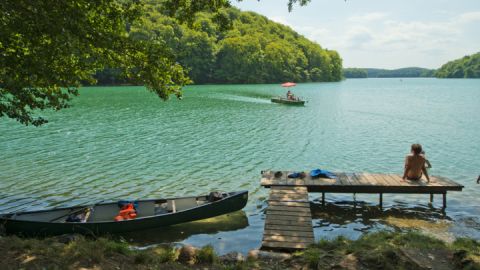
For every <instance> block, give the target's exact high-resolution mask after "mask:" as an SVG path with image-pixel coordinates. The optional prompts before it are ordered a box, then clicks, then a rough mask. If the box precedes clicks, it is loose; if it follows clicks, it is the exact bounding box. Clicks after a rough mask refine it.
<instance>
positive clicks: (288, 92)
mask: <svg viewBox="0 0 480 270" xmlns="http://www.w3.org/2000/svg"><path fill="white" fill-rule="evenodd" d="M292 98H293V94H292V91H290V90H288V91H287V99H292Z"/></svg>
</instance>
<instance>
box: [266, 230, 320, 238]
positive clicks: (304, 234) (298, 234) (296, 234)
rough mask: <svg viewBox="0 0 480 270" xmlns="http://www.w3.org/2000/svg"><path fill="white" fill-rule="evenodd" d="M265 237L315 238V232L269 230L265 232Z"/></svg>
mask: <svg viewBox="0 0 480 270" xmlns="http://www.w3.org/2000/svg"><path fill="white" fill-rule="evenodd" d="M263 235H285V236H294V237H305V238H314V234H313V231H307V232H302V231H285V230H267V229H265V231H264V232H263Z"/></svg>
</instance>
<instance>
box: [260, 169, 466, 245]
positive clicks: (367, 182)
mask: <svg viewBox="0 0 480 270" xmlns="http://www.w3.org/2000/svg"><path fill="white" fill-rule="evenodd" d="M275 172H277V171H265V172H262V179H261V185H262V186H263V187H266V188H270V196H269V199H268V208H267V211H266V214H267V217H266V220H265V230H264V234H263V241H262V248H264V249H303V248H305V247H307V246H308V245H309V244H311V243H313V241H314V237H313V228H312V217H311V211H310V203H309V200H308V192H309V191H310V192H321V193H322V203H325V193H327V192H331V193H378V194H380V198H379V199H380V207H382V202H383V193H417V194H418V193H424V194H430V201H433V194H442V195H443V208H444V209H445V207H446V206H447V199H446V195H447V191H461V190H462V189H463V186H462V185H460V184H458V183H455V182H454V181H452V180H449V179H447V178H444V177H439V176H431V177H430V182H429V183H427V182H426V180H425V179H421V180H420V181H409V180H403V179H402V178H401V176H399V175H396V174H372V173H341V172H340V173H339V172H336V173H335V174H336V175H337V178H336V179H329V178H315V179H312V178H311V177H310V176H309V174H308V173H307V174H306V176H305V177H304V178H303V179H301V178H288V175H289V174H290V173H292V172H289V171H282V176H280V177H275Z"/></svg>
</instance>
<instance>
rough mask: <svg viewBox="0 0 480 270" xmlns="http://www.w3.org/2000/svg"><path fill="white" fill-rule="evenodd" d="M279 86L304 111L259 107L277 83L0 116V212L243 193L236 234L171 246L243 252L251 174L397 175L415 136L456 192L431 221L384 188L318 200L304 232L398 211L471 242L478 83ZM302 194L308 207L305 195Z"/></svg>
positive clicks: (253, 228)
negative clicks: (35, 115)
mask: <svg viewBox="0 0 480 270" xmlns="http://www.w3.org/2000/svg"><path fill="white" fill-rule="evenodd" d="M293 91H294V93H295V94H296V95H299V96H303V97H305V98H306V99H307V100H308V103H307V105H306V106H305V107H290V106H285V105H280V104H272V103H270V101H269V100H270V98H271V97H272V96H277V95H283V94H284V93H285V89H284V88H282V87H280V86H279V85H226V86H222V85H215V86H212V85H208V86H190V87H187V88H186V90H185V98H184V99H183V100H182V101H179V100H171V101H168V102H162V101H160V100H159V99H158V98H157V97H156V96H155V95H153V94H151V93H149V92H147V91H145V90H144V88H142V87H90V88H83V89H82V90H81V96H80V97H79V98H77V99H75V100H74V102H73V107H72V108H70V109H66V110H63V111H60V112H57V113H50V112H48V113H47V112H42V115H45V116H47V117H48V119H49V120H50V123H48V124H47V125H45V126H43V127H39V128H35V127H24V126H21V125H19V124H17V123H15V122H14V121H12V120H7V119H4V118H2V119H0V153H1V163H0V190H1V191H0V203H1V204H0V211H1V212H10V211H20V210H34V209H42V208H45V207H58V206H67V205H76V204H81V203H91V202H92V201H97V200H104V199H107V200H117V199H120V198H131V199H138V198H157V197H173V196H182V195H191V194H199V193H202V194H205V193H208V192H210V191H211V190H216V189H219V190H224V191H231V190H240V189H247V190H249V191H250V199H249V204H248V205H247V207H246V208H245V213H246V217H247V219H248V220H247V222H246V224H245V226H244V227H242V226H237V225H235V226H231V227H228V226H224V227H222V225H221V224H219V227H221V228H220V229H218V230H216V229H212V230H210V229H209V230H206V231H202V230H193V233H191V234H190V233H186V237H177V238H175V239H176V240H174V241H180V242H188V243H195V244H199V245H204V244H209V243H211V244H214V245H215V247H216V248H217V250H219V251H220V252H226V251H228V250H230V249H229V248H227V247H231V246H235V247H236V249H237V250H240V251H245V250H247V249H249V248H254V247H259V246H260V241H261V236H262V231H263V222H264V221H263V219H264V214H263V211H264V209H265V207H266V202H265V200H266V198H267V196H268V192H267V190H265V189H263V188H261V187H260V186H259V180H260V171H261V170H266V169H294V170H309V169H312V168H317V167H321V168H324V169H330V170H335V171H348V172H353V171H366V172H391V173H401V172H402V166H403V159H404V156H405V154H407V152H408V150H409V147H410V144H412V143H415V142H419V143H421V144H423V145H424V148H425V150H426V152H427V156H428V159H429V160H430V161H431V163H432V165H433V168H432V169H431V171H430V173H431V174H433V175H443V176H446V177H449V178H451V179H453V180H455V181H457V182H460V183H462V184H463V185H465V189H464V191H463V192H461V193H460V192H451V193H449V194H448V208H447V211H446V213H445V214H443V213H441V211H440V210H439V207H440V206H441V200H440V199H437V201H435V203H434V207H431V206H429V205H428V195H393V194H385V196H384V206H385V211H384V212H379V211H378V210H376V207H375V204H376V202H377V199H378V198H377V196H374V195H358V196H357V200H358V201H359V203H358V204H357V205H356V206H355V207H354V205H353V203H352V201H353V199H352V195H351V194H337V195H335V194H328V195H327V201H328V202H329V204H328V205H327V206H326V208H325V209H324V208H322V207H321V206H315V207H314V218H315V219H314V224H315V236H316V237H317V238H322V237H334V236H335V235H340V234H342V235H346V236H348V237H352V238H355V237H358V236H359V235H361V234H362V233H364V232H368V231H374V230H378V229H384V228H387V229H389V228H390V229H391V228H394V227H395V226H394V225H392V224H389V223H388V222H385V219H386V218H388V217H393V218H405V217H408V218H412V219H420V220H426V221H432V222H433V221H435V222H436V221H438V220H447V221H449V222H451V223H452V224H451V226H450V227H449V229H448V231H449V233H451V234H452V235H455V236H459V235H460V236H462V235H465V236H470V237H474V238H477V239H480V233H479V232H480V231H479V230H480V225H479V224H480V219H479V218H478V216H479V215H480V199H479V196H478V189H480V185H477V184H476V183H475V180H476V178H477V176H478V174H479V173H480V171H479V168H480V160H479V159H478V157H479V156H480V140H479V139H478V133H479V132H480V121H478V115H480V107H479V104H480V80H437V79H403V80H402V81H400V80H398V79H364V80H346V81H343V82H340V83H322V84H320V83H310V84H299V85H298V86H297V87H295V88H294V89H293ZM310 198H311V200H314V205H315V204H318V203H317V202H318V201H316V200H317V198H318V194H310ZM238 219H239V220H240V219H241V217H238ZM220 223H221V222H220ZM244 223H245V222H244ZM169 230H171V229H169ZM173 230H176V229H175V228H174V229H173ZM182 230H184V229H178V231H177V233H178V232H179V231H182ZM152 234H155V233H152ZM155 235H156V236H158V237H156V236H152V237H151V238H152V239H155V240H154V242H162V241H163V240H162V239H163V237H162V236H161V235H162V234H158V235H157V234H155ZM172 235H175V234H174V233H172ZM219 238H221V239H219ZM164 239H169V238H168V237H167V238H164ZM139 241H140V242H142V241H141V240H139ZM142 243H143V242H142Z"/></svg>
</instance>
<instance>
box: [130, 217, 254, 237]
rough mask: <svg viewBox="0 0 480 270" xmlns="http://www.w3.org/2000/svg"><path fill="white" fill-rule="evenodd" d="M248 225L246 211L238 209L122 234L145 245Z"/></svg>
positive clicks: (234, 229)
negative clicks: (223, 213) (196, 219)
mask: <svg viewBox="0 0 480 270" xmlns="http://www.w3.org/2000/svg"><path fill="white" fill-rule="evenodd" d="M247 226H248V218H247V216H246V215H245V212H244V211H237V212H234V213H230V214H225V215H222V216H218V217H213V218H208V219H203V220H198V221H193V222H188V223H183V224H178V225H174V226H169V227H162V228H156V229H151V230H144V231H141V232H130V233H124V234H122V235H121V236H122V237H124V238H125V239H127V240H128V241H130V242H134V243H135V244H138V245H141V246H145V245H152V244H160V243H171V242H181V241H184V240H187V239H188V238H189V237H191V236H192V235H196V234H218V233H219V232H232V233H234V231H238V230H240V229H244V228H246V227H247Z"/></svg>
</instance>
